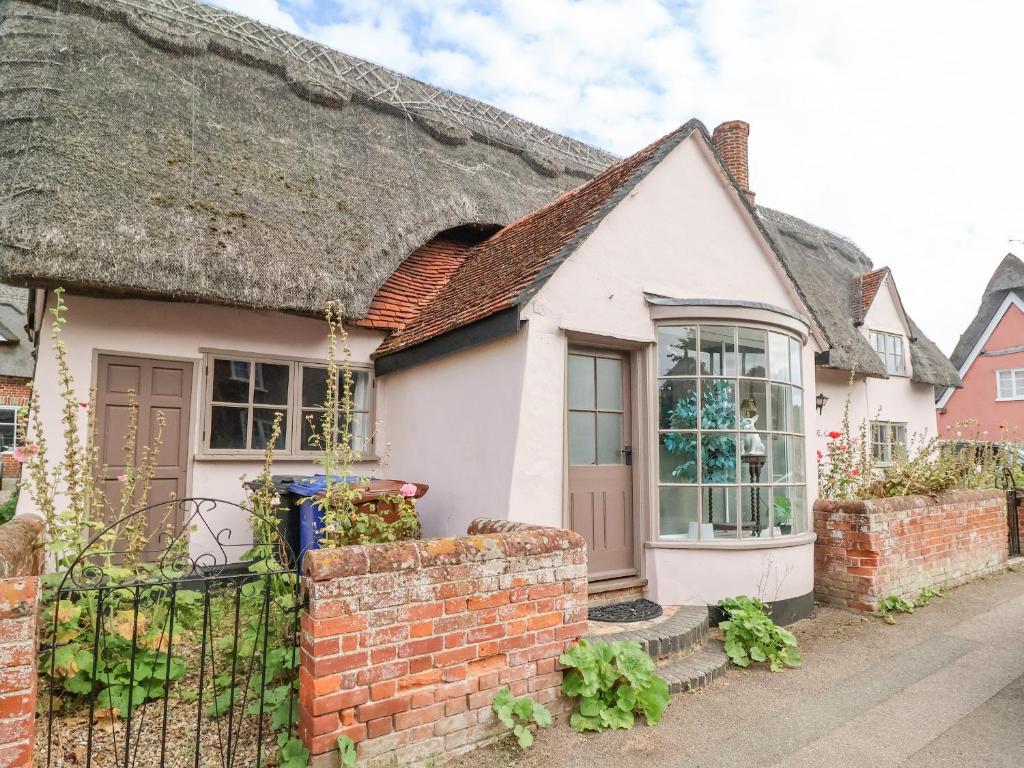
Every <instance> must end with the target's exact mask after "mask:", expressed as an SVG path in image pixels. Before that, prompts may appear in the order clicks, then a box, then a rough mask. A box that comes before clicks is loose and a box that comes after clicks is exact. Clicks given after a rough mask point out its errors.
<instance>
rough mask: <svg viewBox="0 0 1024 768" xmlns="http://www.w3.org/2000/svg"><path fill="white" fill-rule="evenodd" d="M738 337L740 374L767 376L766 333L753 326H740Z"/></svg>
mask: <svg viewBox="0 0 1024 768" xmlns="http://www.w3.org/2000/svg"><path fill="white" fill-rule="evenodd" d="M739 338H740V345H739V354H740V376H758V377H767V376H768V369H767V367H766V361H767V359H768V356H767V353H766V349H767V346H766V345H767V343H768V335H767V334H766V333H765V332H764V331H758V330H755V329H754V328H740V330H739Z"/></svg>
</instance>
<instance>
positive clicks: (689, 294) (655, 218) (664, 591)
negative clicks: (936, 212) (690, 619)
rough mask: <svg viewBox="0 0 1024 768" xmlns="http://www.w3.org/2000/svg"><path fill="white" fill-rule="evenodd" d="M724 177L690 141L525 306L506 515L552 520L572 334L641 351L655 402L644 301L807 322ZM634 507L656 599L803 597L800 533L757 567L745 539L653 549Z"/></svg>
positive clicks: (649, 519) (560, 483) (808, 397)
mask: <svg viewBox="0 0 1024 768" xmlns="http://www.w3.org/2000/svg"><path fill="white" fill-rule="evenodd" d="M723 182H724V178H723V176H722V174H721V171H720V170H719V168H718V167H717V164H716V163H715V161H714V159H713V157H712V155H711V154H710V152H709V151H708V149H707V147H706V145H705V144H704V143H703V141H702V140H701V139H699V138H697V137H696V136H693V137H691V138H690V139H688V140H686V141H684V142H683V143H682V144H680V145H679V146H678V147H677V148H676V149H675V150H674V151H673V152H672V153H671V154H670V155H669V156H668V157H667V158H665V159H664V160H663V161H662V162H661V163H660V164H659V165H658V166H657V167H655V168H654V169H653V170H652V171H651V172H650V174H649V175H648V176H647V177H646V178H645V179H644V180H642V181H641V182H640V183H639V184H638V185H637V186H636V188H635V189H634V190H633V191H632V192H631V193H630V194H629V195H628V196H627V197H626V198H625V199H624V200H623V201H622V202H620V203H619V205H618V206H617V207H616V208H615V209H614V210H612V211H611V212H610V213H609V214H608V215H607V217H606V218H605V219H604V220H603V221H602V222H601V224H600V225H599V226H598V227H597V228H596V229H595V230H594V232H593V233H592V234H591V235H590V237H589V238H588V239H587V240H586V241H585V242H584V243H583V244H582V245H581V246H580V247H579V248H578V249H577V250H576V251H575V252H574V253H573V254H572V255H571V256H570V257H569V258H568V259H567V260H566V262H565V263H564V264H562V266H561V267H560V268H559V269H558V271H557V272H555V274H554V275H553V276H552V277H551V279H550V280H549V281H548V282H547V283H546V284H545V286H544V287H543V288H542V289H541V291H540V292H539V293H538V294H537V296H536V297H534V299H533V300H532V301H531V302H530V304H529V305H528V307H527V308H526V310H525V311H524V313H523V316H524V318H526V319H527V320H528V332H527V338H528V341H527V354H526V367H525V377H524V383H523V402H522V405H521V415H520V425H519V435H520V439H519V441H518V443H517V445H516V454H515V469H514V474H513V478H512V497H511V502H510V509H509V515H510V517H511V518H513V519H517V520H524V521H531V522H544V523H558V522H562V521H563V520H564V506H565V504H564V498H565V484H566V478H565V438H564V427H563V424H564V419H565V414H564V411H565V364H566V355H567V350H568V343H569V340H570V339H571V338H576V339H580V338H584V339H587V340H590V341H596V340H600V339H602V338H604V339H607V340H609V342H610V343H613V344H621V343H626V344H633V345H635V346H636V347H638V348H639V349H641V350H644V349H646V351H645V352H642V353H641V354H640V359H641V360H642V361H644V362H645V365H646V366H647V369H646V370H644V371H642V373H643V374H644V375H643V376H640V377H639V378H640V380H641V381H644V382H646V383H645V384H644V388H645V389H644V392H643V393H641V394H642V397H644V398H646V399H647V400H648V402H649V403H653V398H654V397H655V393H654V387H655V384H654V376H655V371H654V357H655V356H654V354H653V353H652V352H651V351H650V349H651V347H652V345H653V343H654V340H655V330H654V323H653V321H652V319H651V308H650V307H649V306H648V304H647V302H646V301H645V299H644V293H645V292H648V293H655V294H660V295H664V296H670V297H674V298H687V299H727V300H740V301H748V302H758V303H764V304H771V305H774V306H777V307H780V308H782V309H784V310H788V311H790V312H796V313H799V314H801V315H803V314H806V313H805V312H804V310H803V308H802V307H801V305H800V302H799V300H798V299H797V297H796V295H795V292H794V291H793V289H792V287H791V285H790V284H789V282H788V280H787V279H786V277H785V276H784V273H783V272H782V269H781V267H780V266H779V264H778V262H777V261H776V260H775V257H774V255H773V254H772V253H771V252H770V251H768V249H767V247H766V246H765V245H764V243H763V241H762V240H761V238H760V235H759V233H758V231H757V228H756V226H755V224H754V222H753V221H752V220H751V219H750V215H749V213H748V212H747V211H746V209H745V208H744V207H743V206H742V204H741V203H740V202H739V200H738V198H737V196H736V193H735V191H734V190H733V189H732V188H731V187H730V186H726V184H724V183H723ZM814 349H815V345H814V342H813V341H811V342H809V343H808V345H807V346H805V348H804V355H803V364H804V377H805V382H804V383H805V389H804V413H805V418H806V419H807V432H808V435H809V436H810V435H811V434H813V429H812V427H813V420H812V419H813V414H814V394H815V385H814V365H813V359H814ZM634 375H635V376H636V372H635V374H634ZM647 412H648V414H649V415H648V421H647V423H646V425H645V428H646V433H647V440H646V443H645V445H646V449H647V455H648V456H651V455H653V454H654V449H655V445H656V436H655V433H654V430H655V425H654V423H653V408H650V407H649V408H648V411H647ZM807 453H808V458H807V475H808V488H807V504H808V509H809V508H810V505H811V503H812V502H813V499H814V498H815V496H816V482H815V480H816V475H815V464H814V455H813V452H812V451H808V452H807ZM647 466H648V477H647V478H645V482H646V483H648V486H647V487H648V489H649V490H650V491H652V492H653V487H654V482H655V480H654V472H655V471H656V470H655V468H654V467H652V466H651V463H650V462H648V463H647ZM638 471H639V468H638ZM643 498H644V497H643V496H641V498H639V499H637V500H635V505H636V512H635V514H636V515H637V517H638V519H639V520H640V521H641V526H640V527H641V530H640V531H639V534H640V536H641V537H642V541H644V542H646V555H645V558H644V559H645V562H643V563H642V567H643V569H644V571H645V573H646V575H647V577H648V579H649V581H650V583H651V591H652V593H653V595H654V596H655V599H658V600H659V601H661V602H663V603H666V604H673V603H685V602H690V601H696V602H715V601H716V600H718V599H719V598H722V597H726V596H728V595H734V594H738V593H739V592H744V591H745V592H748V593H749V592H751V591H752V590H755V589H756V587H757V585H758V583H760V582H761V580H762V579H763V578H764V579H768V580H769V581H771V582H772V583H778V584H779V587H778V589H777V590H776V591H775V594H774V595H772V596H771V598H770V599H773V600H782V599H786V598H792V597H798V596H804V595H806V594H808V593H809V592H810V591H811V590H812V580H813V544H812V543H811V542H810V541H809V540H807V538H808V537H805V539H804V540H803V541H802V542H801V543H799V544H798V545H797V546H791V547H784V548H781V549H774V550H770V552H772V553H775V554H773V555H772V557H770V558H767V559H766V558H765V556H764V552H765V550H761V549H757V548H756V545H754V546H751V545H750V544H749V543H742V544H741V543H739V542H737V543H736V546H735V547H733V548H732V549H683V548H677V547H670V546H668V545H665V544H661V543H659V542H656V541H653V534H652V531H653V522H654V510H653V509H652V508H651V506H650V504H649V503H644V501H643ZM698 546H699V545H698ZM783 552H784V553H785V554H784V555H783V554H781V553H783ZM780 569H781V570H780ZM783 571H784V573H783ZM726 574H728V578H726V577H725V575H726ZM741 587H742V588H741Z"/></svg>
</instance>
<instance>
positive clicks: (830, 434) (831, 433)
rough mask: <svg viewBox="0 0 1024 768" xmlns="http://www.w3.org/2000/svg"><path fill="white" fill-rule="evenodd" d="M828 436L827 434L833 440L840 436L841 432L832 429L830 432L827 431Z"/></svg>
mask: <svg viewBox="0 0 1024 768" xmlns="http://www.w3.org/2000/svg"><path fill="white" fill-rule="evenodd" d="M828 436H829V437H831V438H832V439H833V440H836V439H838V438H840V437H842V436H843V433H842V432H835V431H832V432H829V433H828Z"/></svg>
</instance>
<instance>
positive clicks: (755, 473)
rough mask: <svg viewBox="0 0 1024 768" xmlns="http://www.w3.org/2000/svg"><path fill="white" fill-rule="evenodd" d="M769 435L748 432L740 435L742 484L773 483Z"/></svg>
mask: <svg viewBox="0 0 1024 768" xmlns="http://www.w3.org/2000/svg"><path fill="white" fill-rule="evenodd" d="M768 440H769V438H768V435H766V434H760V435H759V434H758V433H756V432H748V433H746V434H742V435H740V482H741V483H768V482H771V476H772V475H771V469H770V468H769V466H768V465H769V464H770V462H769V460H768V458H769V457H768Z"/></svg>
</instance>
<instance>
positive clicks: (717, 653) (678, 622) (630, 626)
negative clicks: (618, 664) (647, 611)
mask: <svg viewBox="0 0 1024 768" xmlns="http://www.w3.org/2000/svg"><path fill="white" fill-rule="evenodd" d="M663 610H664V612H663V613H662V615H661V616H659V617H658V618H656V619H651V620H650V621H636V622H630V623H621V624H619V623H614V622H604V621H591V622H589V625H590V626H589V629H588V632H587V635H586V637H585V639H586V640H589V641H592V642H593V641H604V642H608V643H612V642H615V641H617V640H633V641H634V642H637V643H639V644H640V646H641V647H642V648H643V649H644V650H645V651H647V653H648V655H649V656H650V657H651V658H652V659H653V660H654V662H655V663H656V664H657V667H658V669H657V673H658V675H659V676H660V677H662V678H664V680H665V682H667V683H668V685H669V690H670V691H671V692H672V693H680V692H682V691H693V690H696V689H698V688H702V687H704V686H705V685H708V684H709V683H710V682H711V681H712V680H714V679H716V678H718V677H720V676H721V675H723V674H725V672H726V671H727V670H728V668H729V657H728V656H727V655H726V654H725V650H724V649H723V647H722V643H721V642H720V641H718V640H716V639H714V638H712V637H711V636H710V635H711V628H710V623H709V616H708V608H707V606H705V605H698V606H693V605H668V606H663Z"/></svg>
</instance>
